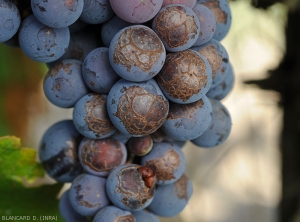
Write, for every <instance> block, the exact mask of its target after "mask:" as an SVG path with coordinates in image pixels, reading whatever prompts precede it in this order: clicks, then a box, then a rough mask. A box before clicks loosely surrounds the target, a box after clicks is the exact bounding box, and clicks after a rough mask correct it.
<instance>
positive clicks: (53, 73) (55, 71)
mask: <svg viewBox="0 0 300 222" xmlns="http://www.w3.org/2000/svg"><path fill="white" fill-rule="evenodd" d="M72 65H74V64H72V63H66V64H64V63H63V62H59V63H58V64H56V65H55V66H54V67H52V68H51V69H50V70H49V72H48V73H47V76H46V78H47V77H48V76H51V77H55V76H57V74H58V73H59V71H60V70H61V69H63V70H64V73H66V74H69V75H70V74H72V70H71V69H70V66H72Z"/></svg>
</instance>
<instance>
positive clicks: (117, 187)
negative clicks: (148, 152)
mask: <svg viewBox="0 0 300 222" xmlns="http://www.w3.org/2000/svg"><path fill="white" fill-rule="evenodd" d="M155 181H156V177H155V174H154V173H153V171H152V170H151V169H150V168H149V167H143V166H139V165H136V164H126V165H123V166H119V167H116V168H115V169H113V170H112V171H111V173H110V174H109V176H108V178H107V181H106V192H107V195H108V197H109V198H110V200H111V201H112V202H113V204H114V205H115V206H117V207H119V208H121V209H123V210H129V211H136V210H142V209H144V208H146V207H147V206H148V205H149V204H150V203H151V201H152V199H153V196H154V191H155Z"/></svg>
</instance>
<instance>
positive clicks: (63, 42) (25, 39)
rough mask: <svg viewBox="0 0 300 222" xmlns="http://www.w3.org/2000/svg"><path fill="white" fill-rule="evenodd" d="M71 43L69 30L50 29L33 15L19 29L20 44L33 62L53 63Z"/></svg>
mask: <svg viewBox="0 0 300 222" xmlns="http://www.w3.org/2000/svg"><path fill="white" fill-rule="evenodd" d="M69 42H70V31H69V28H68V27H66V28H60V29H58V28H50V27H48V26H46V25H44V24H42V23H41V22H39V21H38V20H37V19H36V18H35V16H34V15H33V14H32V15H30V16H28V17H27V18H26V19H24V20H23V22H22V23H21V26H20V29H19V44H20V47H21V49H22V51H23V52H24V54H25V55H27V56H28V57H29V58H31V59H32V60H35V61H38V62H47V63H48V62H53V61H55V60H57V59H59V58H60V57H61V56H62V55H63V54H64V53H65V52H66V50H67V48H68V46H69Z"/></svg>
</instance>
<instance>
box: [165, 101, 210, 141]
mask: <svg viewBox="0 0 300 222" xmlns="http://www.w3.org/2000/svg"><path fill="white" fill-rule="evenodd" d="M169 105H170V108H169V114H168V117H167V119H166V120H165V122H164V123H163V125H162V126H161V130H162V131H163V132H164V133H165V134H166V135H168V136H169V137H171V138H173V139H174V140H180V141H186V140H192V139H195V138H197V137H199V136H200V135H202V134H203V133H204V132H205V131H206V130H207V129H208V127H209V126H210V123H211V121H212V106H211V104H210V101H209V100H208V98H207V96H204V97H203V98H202V99H200V100H198V101H196V102H194V103H189V104H176V103H172V102H170V104H169Z"/></svg>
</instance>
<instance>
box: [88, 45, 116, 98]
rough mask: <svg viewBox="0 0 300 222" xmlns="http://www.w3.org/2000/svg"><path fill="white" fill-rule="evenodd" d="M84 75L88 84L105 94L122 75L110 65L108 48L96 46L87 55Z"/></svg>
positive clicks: (92, 88) (95, 90) (94, 89)
mask: <svg viewBox="0 0 300 222" xmlns="http://www.w3.org/2000/svg"><path fill="white" fill-rule="evenodd" d="M82 76H83V79H84V81H85V83H86V85H87V86H88V87H89V88H90V89H91V90H93V91H94V92H97V93H104V94H107V93H108V92H109V90H110V89H111V87H112V86H113V85H114V84H115V83H116V82H117V81H118V80H119V79H120V77H119V76H118V75H117V73H115V71H114V70H113V68H112V67H111V65H110V62H109V58H108V48H105V47H100V48H96V49H94V50H93V51H91V52H90V53H89V54H88V55H87V56H86V57H85V59H84V62H83V65H82Z"/></svg>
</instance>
